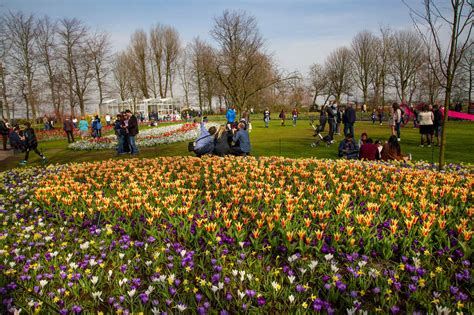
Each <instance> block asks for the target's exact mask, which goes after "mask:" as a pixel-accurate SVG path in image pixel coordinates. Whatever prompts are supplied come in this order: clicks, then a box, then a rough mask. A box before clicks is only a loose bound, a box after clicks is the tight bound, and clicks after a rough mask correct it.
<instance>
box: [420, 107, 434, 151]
mask: <svg viewBox="0 0 474 315" xmlns="http://www.w3.org/2000/svg"><path fill="white" fill-rule="evenodd" d="M418 120H419V121H418V122H419V124H420V135H421V139H420V142H421V143H420V147H424V146H425V141H426V143H427V144H428V147H431V142H432V141H433V131H434V129H433V121H434V114H433V112H432V111H430V110H429V106H428V105H426V104H425V105H423V108H422V111H421V112H420V113H419V114H418Z"/></svg>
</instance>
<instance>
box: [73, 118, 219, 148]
mask: <svg viewBox="0 0 474 315" xmlns="http://www.w3.org/2000/svg"><path fill="white" fill-rule="evenodd" d="M209 126H217V124H212V123H211V124H209ZM209 126H207V127H209ZM198 135H199V125H198V124H177V125H171V126H165V127H157V128H151V129H146V130H144V131H140V133H139V134H138V135H137V137H136V143H137V145H138V147H153V146H156V145H160V144H169V143H175V142H181V141H189V140H193V139H196V138H197V137H198ZM102 138H105V139H107V140H104V141H102V142H96V141H93V140H92V139H90V140H83V141H76V142H74V143H71V144H70V145H69V146H68V147H69V148H70V149H73V150H112V149H115V148H116V146H117V140H116V136H115V135H110V136H107V137H102Z"/></svg>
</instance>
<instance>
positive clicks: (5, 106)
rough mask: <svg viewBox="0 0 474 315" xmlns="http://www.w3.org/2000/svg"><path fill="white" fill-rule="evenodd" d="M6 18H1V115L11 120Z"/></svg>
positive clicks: (8, 46) (8, 44)
mask: <svg viewBox="0 0 474 315" xmlns="http://www.w3.org/2000/svg"><path fill="white" fill-rule="evenodd" d="M5 24H6V21H5V17H3V16H2V17H0V94H1V95H2V99H1V100H0V113H1V116H2V118H5V117H6V118H7V119H10V104H9V100H8V91H7V73H8V69H7V58H8V54H9V51H10V43H9V42H8V37H7V32H6V29H5Z"/></svg>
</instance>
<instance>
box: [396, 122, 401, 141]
mask: <svg viewBox="0 0 474 315" xmlns="http://www.w3.org/2000/svg"><path fill="white" fill-rule="evenodd" d="M400 124H401V123H399V122H396V123H395V131H396V132H397V138H399V139H400Z"/></svg>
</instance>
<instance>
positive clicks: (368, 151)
mask: <svg viewBox="0 0 474 315" xmlns="http://www.w3.org/2000/svg"><path fill="white" fill-rule="evenodd" d="M359 159H360V160H368V161H375V160H380V153H379V149H378V147H377V145H376V144H374V141H373V140H372V138H368V139H367V141H366V142H365V143H364V144H362V145H361V146H360V150H359Z"/></svg>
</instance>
